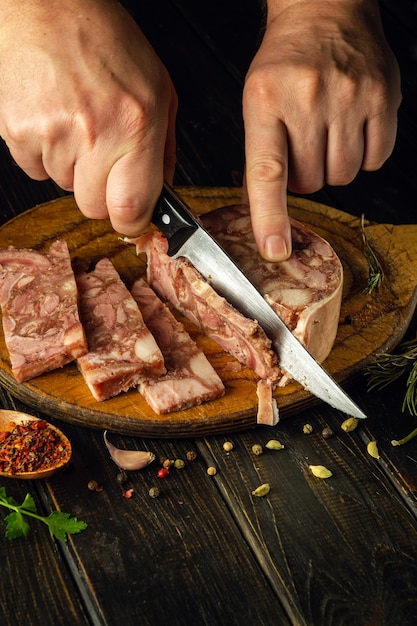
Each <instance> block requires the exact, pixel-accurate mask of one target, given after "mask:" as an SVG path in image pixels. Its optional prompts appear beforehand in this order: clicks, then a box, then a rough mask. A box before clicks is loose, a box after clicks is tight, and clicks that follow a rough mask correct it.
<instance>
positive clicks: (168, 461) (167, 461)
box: [162, 459, 174, 469]
mask: <svg viewBox="0 0 417 626" xmlns="http://www.w3.org/2000/svg"><path fill="white" fill-rule="evenodd" d="M171 465H174V461H173V460H172V459H165V460H164V462H163V463H162V467H165V468H167V469H169V468H170V467H171Z"/></svg>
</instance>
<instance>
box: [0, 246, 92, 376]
mask: <svg viewBox="0 0 417 626" xmlns="http://www.w3.org/2000/svg"><path fill="white" fill-rule="evenodd" d="M0 305H1V309H2V314H3V332H4V336H5V341H6V346H7V349H8V351H9V356H10V361H11V367H12V372H13V375H14V376H15V378H16V380H18V381H19V382H23V381H26V380H30V379H31V378H34V377H35V376H39V375H40V374H43V373H45V372H47V371H50V370H53V369H56V368H59V367H62V366H63V365H65V364H66V363H68V362H70V361H73V360H74V359H75V358H77V357H80V356H81V355H82V354H84V353H85V352H86V351H87V343H86V339H85V335H84V330H83V327H82V325H81V322H80V318H79V310H78V292H77V286H76V283H75V278H74V273H73V270H72V265H71V258H70V254H69V251H68V246H67V244H66V242H65V241H55V242H54V243H53V244H52V245H51V246H50V248H49V251H48V252H47V253H41V252H38V251H36V250H30V249H25V250H18V249H16V248H9V249H7V250H0Z"/></svg>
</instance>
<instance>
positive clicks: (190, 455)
mask: <svg viewBox="0 0 417 626" xmlns="http://www.w3.org/2000/svg"><path fill="white" fill-rule="evenodd" d="M185 456H186V459H187V461H190V462H191V461H195V460H196V458H197V452H195V450H188V452H187V453H186V455H185Z"/></svg>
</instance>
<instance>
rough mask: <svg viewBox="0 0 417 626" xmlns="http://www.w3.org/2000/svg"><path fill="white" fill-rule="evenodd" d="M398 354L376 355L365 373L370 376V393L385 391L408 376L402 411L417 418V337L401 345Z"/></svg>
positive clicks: (384, 353)
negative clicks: (385, 388) (372, 391)
mask: <svg viewBox="0 0 417 626" xmlns="http://www.w3.org/2000/svg"><path fill="white" fill-rule="evenodd" d="M399 349H400V352H399V353H398V354H388V353H386V352H383V353H381V354H378V355H376V357H375V359H374V361H373V362H372V363H370V364H369V365H368V367H367V369H366V371H365V374H366V375H367V376H369V381H368V391H371V390H372V389H383V388H384V387H386V386H387V385H389V384H391V383H392V382H394V381H395V380H398V379H399V378H401V377H402V376H405V375H407V374H408V376H407V381H406V391H405V395H404V400H403V404H402V411H403V412H405V410H408V411H409V413H411V415H414V416H415V417H417V337H416V338H415V339H411V340H410V341H405V342H403V343H402V344H401V345H400V348H399Z"/></svg>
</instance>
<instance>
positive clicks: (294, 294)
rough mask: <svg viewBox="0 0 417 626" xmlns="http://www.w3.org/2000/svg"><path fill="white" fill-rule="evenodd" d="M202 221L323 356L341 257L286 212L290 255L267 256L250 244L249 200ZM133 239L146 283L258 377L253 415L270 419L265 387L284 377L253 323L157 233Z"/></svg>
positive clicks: (336, 304) (338, 296)
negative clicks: (143, 259) (142, 256)
mask: <svg viewBox="0 0 417 626" xmlns="http://www.w3.org/2000/svg"><path fill="white" fill-rule="evenodd" d="M202 221H203V224H204V226H205V227H206V228H207V230H209V231H210V232H211V233H212V235H213V236H214V237H215V238H216V239H217V240H218V241H219V243H220V244H221V245H222V246H223V248H224V249H225V250H226V251H227V252H228V254H229V255H230V256H231V257H232V258H233V260H234V261H235V262H236V264H237V265H238V266H239V267H240V268H241V270H242V271H243V272H244V273H245V274H246V276H247V277H248V278H249V279H250V280H251V281H252V282H253V283H254V285H255V286H256V287H257V288H258V289H259V291H260V292H261V293H262V294H263V296H264V297H265V299H266V300H267V301H268V302H269V304H270V305H271V306H272V307H273V308H274V310H275V311H276V313H277V314H278V315H279V316H280V317H281V319H282V320H283V321H284V322H285V323H286V324H287V326H288V328H289V329H290V330H291V331H292V332H293V334H294V335H295V336H296V337H297V338H298V339H299V340H300V341H301V343H303V344H304V345H305V346H306V347H307V348H308V350H309V351H310V352H311V354H312V355H313V356H314V357H315V358H316V359H317V361H319V362H322V361H323V360H324V359H325V358H326V357H327V356H328V354H329V353H330V351H331V349H332V347H333V344H334V341H335V338H336V333H337V328H338V322H339V317H340V307H341V301H342V290H343V268H342V264H341V262H340V260H339V258H338V257H337V255H336V253H335V251H334V250H333V248H332V247H331V246H330V244H329V243H328V242H327V241H325V240H324V239H323V238H322V237H320V236H319V235H317V234H316V233H314V232H313V231H311V230H310V229H309V228H307V227H306V226H304V225H303V224H301V223H300V222H297V221H296V220H293V219H291V229H292V241H293V252H292V255H291V257H290V258H289V259H288V260H287V261H284V262H282V263H270V262H268V261H265V260H264V259H263V258H262V257H261V256H260V255H259V252H258V250H257V246H256V243H255V240H254V237H253V232H252V226H251V218H250V211H249V207H248V206H245V205H235V206H230V207H224V208H221V209H218V210H216V211H213V212H211V213H208V214H206V215H204V216H202ZM133 243H135V244H136V249H137V252H138V253H139V252H145V253H146V254H147V257H148V267H147V276H148V282H149V283H150V284H151V285H152V287H153V288H154V289H155V290H156V291H157V292H158V293H159V294H160V295H161V296H162V297H164V298H166V299H167V300H169V301H170V302H171V303H172V304H173V305H174V306H175V307H176V308H177V309H178V310H180V311H181V312H182V313H183V314H184V315H186V316H187V317H188V318H189V319H190V320H191V321H192V322H194V323H195V324H197V326H198V327H200V328H201V329H202V330H203V331H204V332H205V333H206V334H207V335H208V336H210V337H211V338H212V339H214V340H215V341H216V342H217V343H218V344H219V345H220V346H221V347H222V348H223V349H224V350H225V351H227V352H229V353H230V354H233V356H235V357H236V358H237V359H238V361H240V362H241V363H242V364H243V365H245V366H247V367H249V368H250V369H252V370H254V371H255V372H256V373H257V374H258V376H259V377H260V379H261V381H265V383H266V384H263V383H262V382H261V381H260V382H259V383H258V389H257V393H258V398H259V407H258V422H261V423H268V424H274V423H276V421H277V420H278V409H277V406H276V402H275V399H274V398H273V396H272V390H273V387H274V386H276V385H278V384H279V385H282V384H285V383H286V382H287V381H288V379H289V377H288V376H287V375H286V374H285V373H284V372H282V371H281V370H280V368H279V364H278V363H277V357H276V354H275V352H273V350H272V349H271V342H270V341H269V339H268V338H267V337H266V335H265V333H264V332H263V330H262V329H261V328H260V326H259V324H258V323H257V322H256V321H253V320H248V319H247V318H245V317H244V316H242V315H241V314H240V313H239V312H238V311H236V309H234V308H233V307H232V306H231V305H230V304H228V303H227V302H226V301H225V300H224V298H221V297H220V296H219V295H218V294H216V293H215V291H214V290H213V289H212V287H211V286H210V285H209V284H208V283H207V281H205V280H204V279H203V278H202V277H201V275H200V274H199V273H198V272H197V270H196V269H195V268H194V267H193V266H192V265H191V264H190V263H189V261H187V260H186V259H184V258H178V259H172V258H170V257H169V256H168V255H167V250H168V245H167V241H166V239H165V238H164V236H163V235H162V234H161V233H155V232H153V233H149V234H148V235H145V236H143V237H141V238H139V239H137V240H135V241H134V242H133Z"/></svg>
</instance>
